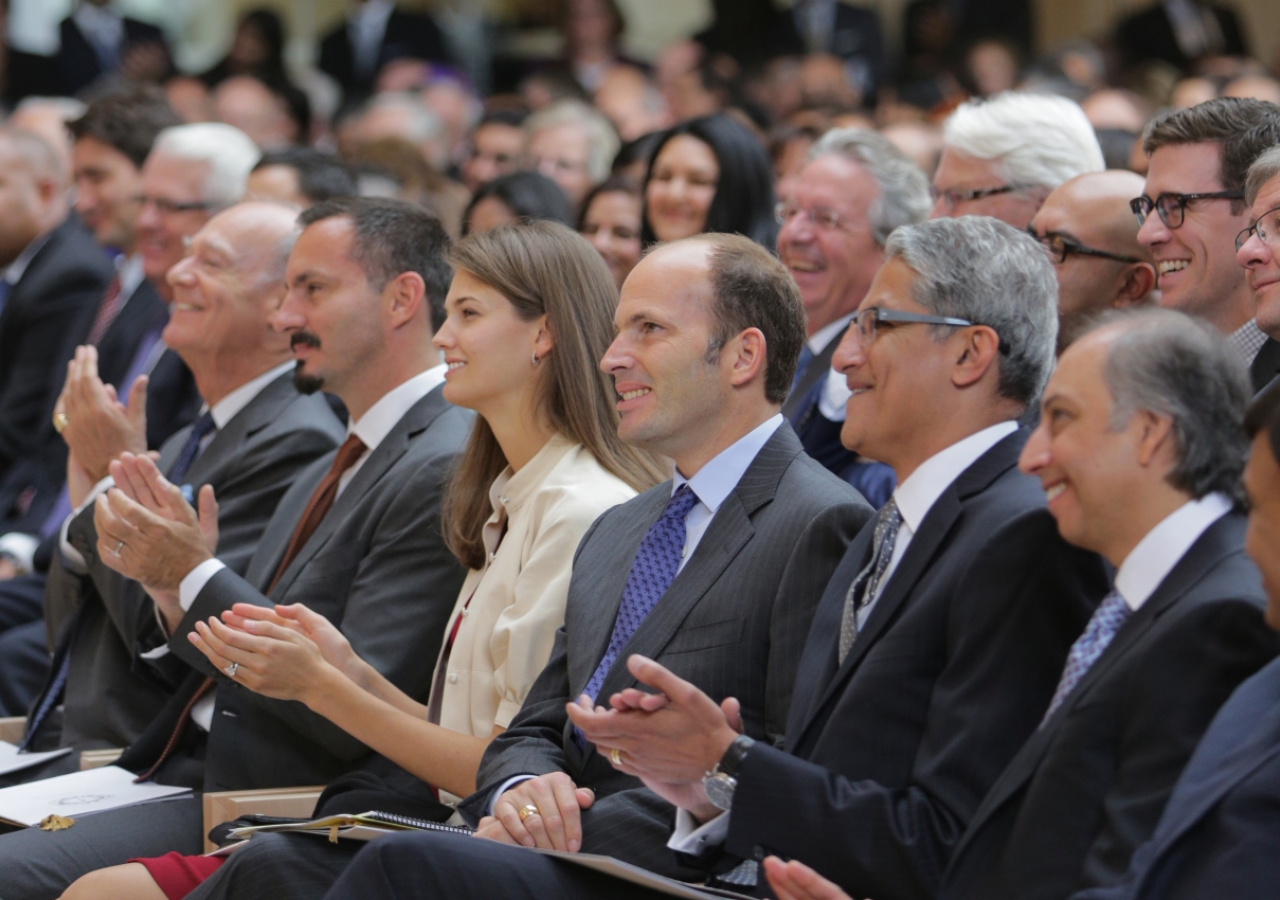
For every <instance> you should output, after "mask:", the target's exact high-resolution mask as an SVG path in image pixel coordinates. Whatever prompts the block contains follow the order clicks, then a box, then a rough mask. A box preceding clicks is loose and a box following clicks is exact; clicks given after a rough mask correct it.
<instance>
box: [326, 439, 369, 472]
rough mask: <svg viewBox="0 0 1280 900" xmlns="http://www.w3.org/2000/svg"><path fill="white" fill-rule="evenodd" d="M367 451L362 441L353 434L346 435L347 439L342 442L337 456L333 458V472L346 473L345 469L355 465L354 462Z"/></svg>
mask: <svg viewBox="0 0 1280 900" xmlns="http://www.w3.org/2000/svg"><path fill="white" fill-rule="evenodd" d="M367 449H368V448H367V447H365V445H364V441H362V440H360V438H359V437H357V436H356V435H355V434H351V435H348V436H347V439H346V440H345V441H343V442H342V446H341V447H339V448H338V455H337V456H335V457H334V458H333V471H335V472H345V471H347V469H349V468H351V467H352V466H353V465H355V462H356V460H357V459H359V458H360V457H361V455H362V454H363V453H364V451H365V450H367Z"/></svg>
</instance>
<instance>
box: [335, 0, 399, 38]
mask: <svg viewBox="0 0 1280 900" xmlns="http://www.w3.org/2000/svg"><path fill="white" fill-rule="evenodd" d="M395 6H396V5H395V2H394V0H367V2H365V3H361V4H359V5H358V6H356V8H355V9H353V10H351V12H349V13H347V27H348V28H350V29H351V30H352V31H353V32H354V33H353V35H352V37H353V38H354V40H355V42H356V43H364V42H366V41H372V40H373V39H374V38H375V37H378V38H380V37H382V34H383V33H384V32H385V31H386V30H387V20H388V19H390V18H391V12H392V10H394V9H395Z"/></svg>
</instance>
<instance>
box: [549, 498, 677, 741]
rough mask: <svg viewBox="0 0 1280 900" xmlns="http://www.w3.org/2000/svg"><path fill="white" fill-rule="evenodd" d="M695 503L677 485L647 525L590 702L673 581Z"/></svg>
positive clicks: (592, 685)
mask: <svg viewBox="0 0 1280 900" xmlns="http://www.w3.org/2000/svg"><path fill="white" fill-rule="evenodd" d="M697 502H698V495H697V494H695V493H694V492H693V491H692V490H691V489H690V488H689V485H687V484H682V485H680V489H679V490H677V491H676V492H675V494H674V495H672V497H671V499H670V500H668V501H667V506H666V509H664V510H663V511H662V515H660V516H658V521H656V522H654V523H653V524H652V525H651V526H649V533H648V534H646V535H645V536H644V540H643V541H641V542H640V548H639V549H638V550H636V558H635V561H634V562H632V563H631V574H629V575H628V576H627V586H626V587H625V588H623V589H622V602H621V603H620V604H619V605H618V617H617V618H616V619H615V620H614V622H613V634H612V635H611V636H610V637H609V646H608V648H607V649H606V650H605V651H604V658H603V659H601V660H600V665H598V666H596V670H595V673H594V674H592V676H591V680H590V681H588V682H587V686H586V688H585V689H584V690H583V693H585V694H586V695H587V696H589V697H591V699H593V700H594V699H595V697H596V694H598V693H599V692H600V688H601V687H602V686H603V685H604V677H605V675H607V674H608V673H609V669H610V668H612V667H613V664H614V662H615V661H616V660H617V659H618V654H619V653H620V652H621V651H622V648H623V647H625V646H626V644H627V641H629V640H631V635H633V634H635V631H636V629H637V628H639V627H640V623H641V622H643V621H644V619H645V616H647V615H649V613H650V612H651V611H652V610H653V608H654V606H656V605H657V603H658V601H659V600H660V599H662V595H663V594H665V593H666V592H667V588H669V587H670V586H671V582H673V581H675V578H676V572H678V571H679V569H680V554H681V553H682V552H683V551H684V538H685V531H684V520H685V516H687V515H689V510H691V509H693V505H694V504H695V503H697ZM574 731H575V732H576V735H575V736H576V737H577V738H578V740H579V742H580V743H581V741H582V738H581V732H579V731H577V729H576V728H575V729H574Z"/></svg>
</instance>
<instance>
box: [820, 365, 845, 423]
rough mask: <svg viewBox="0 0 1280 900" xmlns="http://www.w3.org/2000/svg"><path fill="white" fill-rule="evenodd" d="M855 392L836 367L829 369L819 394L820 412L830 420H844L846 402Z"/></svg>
mask: <svg viewBox="0 0 1280 900" xmlns="http://www.w3.org/2000/svg"><path fill="white" fill-rule="evenodd" d="M852 396H853V392H852V391H850V390H849V384H848V382H846V381H845V377H844V376H843V375H842V374H840V373H839V372H837V371H836V370H835V369H828V370H827V380H826V381H825V382H823V385H822V393H821V394H819V395H818V412H820V413H822V417H823V418H824V419H826V420H827V421H829V422H843V421H844V417H845V404H846V403H848V402H849V398H850V397H852Z"/></svg>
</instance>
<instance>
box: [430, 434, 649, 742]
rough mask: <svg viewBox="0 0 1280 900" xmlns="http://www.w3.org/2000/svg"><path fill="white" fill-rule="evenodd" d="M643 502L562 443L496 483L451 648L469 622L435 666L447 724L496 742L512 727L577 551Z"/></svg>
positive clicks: (558, 617)
mask: <svg viewBox="0 0 1280 900" xmlns="http://www.w3.org/2000/svg"><path fill="white" fill-rule="evenodd" d="M635 495H636V492H635V491H634V490H633V489H632V488H631V487H630V486H629V485H628V484H627V483H626V482H624V481H622V480H621V479H620V478H618V477H616V476H614V475H612V474H610V473H609V472H608V471H607V470H606V469H605V468H604V467H603V466H601V465H600V463H598V462H597V461H596V459H595V457H594V456H592V455H591V453H590V452H589V451H587V450H586V449H585V448H583V447H582V445H581V444H576V443H573V442H572V441H570V440H568V439H567V438H565V437H562V436H559V435H557V436H556V437H553V438H552V439H551V440H550V441H548V442H547V444H546V446H544V447H543V448H542V449H541V450H539V451H538V453H537V455H536V456H534V457H533V459H531V460H530V461H529V462H528V463H527V464H526V465H525V466H524V468H522V469H521V470H520V471H519V472H515V473H513V472H512V471H511V469H510V468H508V469H507V470H506V471H504V472H503V473H502V474H501V475H499V476H498V478H497V480H496V481H494V483H493V486H492V487H491V488H490V489H489V500H490V502H491V503H492V504H493V510H494V513H493V515H492V516H491V517H490V518H489V521H488V522H486V523H485V526H484V545H485V550H486V551H487V552H488V559H487V561H486V564H485V566H484V567H483V568H481V569H473V570H471V572H470V573H468V575H467V580H466V581H465V582H463V585H462V591H461V592H460V593H459V594H458V602H457V603H456V604H455V606H454V609H453V614H452V615H451V616H450V617H449V630H448V631H446V632H445V638H446V640H445V645H446V646H447V644H448V635H449V633H450V632H452V630H453V627H454V624H455V623H457V622H458V619H459V618H461V623H460V624H459V625H458V635H457V637H456V638H455V639H454V642H453V649H452V651H451V652H450V653H449V654H448V656H447V658H446V655H445V650H444V648H443V647H442V649H441V653H440V659H439V660H438V661H437V664H436V674H435V681H434V683H433V685H432V696H433V698H435V697H438V698H439V704H440V707H439V708H440V720H439V724H440V725H442V726H444V727H445V728H449V729H451V730H453V731H458V732H461V733H463V734H470V735H474V736H476V737H488V736H489V735H490V734H492V733H493V729H494V726H498V727H501V728H506V727H507V725H508V724H510V722H511V719H512V718H513V717H514V716H515V714H516V712H517V711H518V710H519V709H520V706H521V704H523V703H524V698H525V696H526V695H527V694H528V693H529V688H531V687H532V686H533V682H534V679H536V678H537V677H538V674H539V673H540V672H541V671H542V669H543V667H544V666H545V665H546V663H547V659H548V658H549V657H550V656H551V645H552V642H553V640H554V638H555V632H556V629H557V628H559V627H560V626H561V625H562V624H563V623H564V607H565V599H566V598H567V596H568V593H569V575H570V572H571V570H572V568H573V554H574V552H575V551H576V550H577V549H578V542H579V541H581V540H582V536H583V534H585V533H586V531H587V529H588V528H589V527H590V526H591V523H592V522H594V521H595V520H596V519H597V518H598V517H599V516H600V514H601V513H603V512H604V511H605V510H607V509H609V508H610V507H612V506H616V505H617V504H619V503H623V502H625V501H627V500H630V499H631V498H632V497H634V496H635ZM504 525H505V527H506V534H505V535H504V534H503V526H504ZM442 679H443V680H442Z"/></svg>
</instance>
